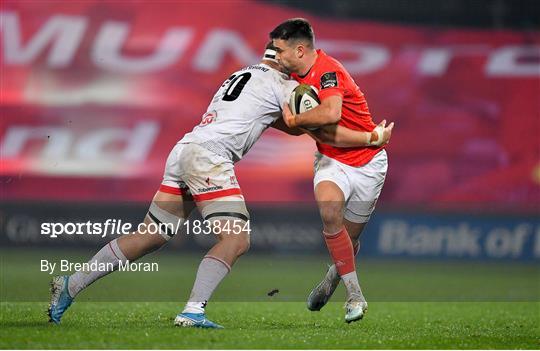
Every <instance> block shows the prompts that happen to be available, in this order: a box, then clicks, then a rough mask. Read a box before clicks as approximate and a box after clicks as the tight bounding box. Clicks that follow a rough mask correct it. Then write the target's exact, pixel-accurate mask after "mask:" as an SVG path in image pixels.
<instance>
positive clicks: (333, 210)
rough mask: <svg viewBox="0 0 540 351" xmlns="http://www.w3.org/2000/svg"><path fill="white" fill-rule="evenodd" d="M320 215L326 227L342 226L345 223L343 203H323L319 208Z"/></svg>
mask: <svg viewBox="0 0 540 351" xmlns="http://www.w3.org/2000/svg"><path fill="white" fill-rule="evenodd" d="M319 213H320V215H321V219H322V221H323V223H324V224H325V225H329V226H340V225H341V224H342V223H343V206H342V205H341V203H338V202H325V203H322V204H321V205H320V208H319Z"/></svg>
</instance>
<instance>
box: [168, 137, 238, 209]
mask: <svg viewBox="0 0 540 351" xmlns="http://www.w3.org/2000/svg"><path fill="white" fill-rule="evenodd" d="M159 190H160V191H162V192H166V193H171V194H176V195H182V194H186V193H188V192H189V194H191V195H192V196H193V199H194V200H195V201H197V202H200V201H207V200H213V199H217V198H221V197H226V196H233V195H237V196H242V191H241V190H240V186H239V185H238V181H237V180H236V175H235V173H234V164H233V162H232V161H231V160H228V159H226V158H225V157H222V156H219V155H217V154H215V153H213V152H212V151H209V150H208V149H205V148H204V147H202V146H200V145H198V144H193V143H186V144H182V143H178V144H176V145H175V146H174V148H173V149H172V151H171V152H170V154H169V157H168V158H167V163H166V165H165V174H164V175H163V181H162V183H161V186H160V188H159Z"/></svg>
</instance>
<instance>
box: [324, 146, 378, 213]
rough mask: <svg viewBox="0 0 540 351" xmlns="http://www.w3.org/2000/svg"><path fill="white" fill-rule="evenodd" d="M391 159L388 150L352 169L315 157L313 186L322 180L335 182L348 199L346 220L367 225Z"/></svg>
mask: <svg viewBox="0 0 540 351" xmlns="http://www.w3.org/2000/svg"><path fill="white" fill-rule="evenodd" d="M387 170H388V158H387V155H386V151H385V150H381V151H380V152H379V153H377V154H376V155H375V157H373V159H371V161H369V162H368V163H367V164H365V165H363V166H360V167H353V166H349V165H346V164H344V163H341V162H339V161H337V160H334V159H333V158H330V157H327V156H325V155H323V154H321V153H319V152H317V153H316V154H315V162H314V173H315V177H314V179H313V187H314V188H315V187H316V186H317V184H319V183H320V182H322V181H330V182H333V183H335V184H336V185H337V186H338V187H339V188H340V189H341V191H342V192H343V195H344V196H345V213H344V217H345V219H347V220H349V221H351V222H354V223H367V222H368V221H369V218H370V216H371V213H372V212H373V210H374V209H375V205H376V203H377V199H378V198H379V195H380V194H381V190H382V188H383V184H384V179H385V178H386V172H387Z"/></svg>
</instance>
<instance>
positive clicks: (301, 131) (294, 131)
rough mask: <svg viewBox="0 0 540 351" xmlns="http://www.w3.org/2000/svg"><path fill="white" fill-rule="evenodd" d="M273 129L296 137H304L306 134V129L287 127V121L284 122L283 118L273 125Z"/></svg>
mask: <svg viewBox="0 0 540 351" xmlns="http://www.w3.org/2000/svg"><path fill="white" fill-rule="evenodd" d="M272 128H276V129H278V130H281V131H282V132H285V133H287V134H289V135H294V136H298V135H302V134H305V133H306V130H305V129H301V128H298V127H294V128H290V127H287V125H286V124H285V121H283V118H279V119H278V120H277V121H275V122H274V124H272Z"/></svg>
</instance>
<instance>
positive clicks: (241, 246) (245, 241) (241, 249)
mask: <svg viewBox="0 0 540 351" xmlns="http://www.w3.org/2000/svg"><path fill="white" fill-rule="evenodd" d="M249 247H250V240H249V235H242V237H239V238H238V239H237V240H236V255H237V256H242V255H243V254H245V253H246V252H248V250H249Z"/></svg>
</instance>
